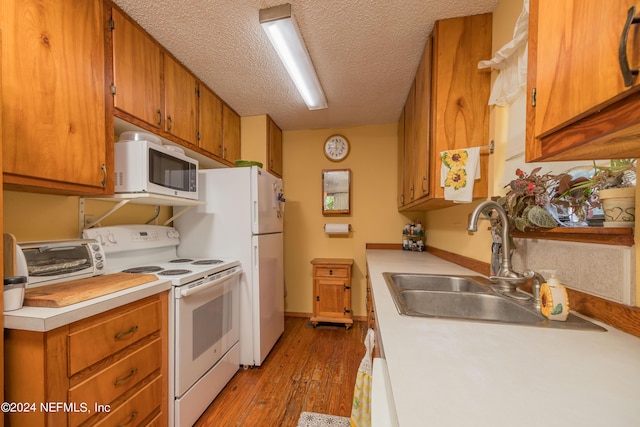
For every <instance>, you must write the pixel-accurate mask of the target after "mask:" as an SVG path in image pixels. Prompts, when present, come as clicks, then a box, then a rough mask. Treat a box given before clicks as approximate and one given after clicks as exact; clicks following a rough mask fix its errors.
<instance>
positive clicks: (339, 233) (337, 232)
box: [322, 224, 353, 236]
mask: <svg viewBox="0 0 640 427" xmlns="http://www.w3.org/2000/svg"><path fill="white" fill-rule="evenodd" d="M328 225H330V226H339V227H340V226H344V225H346V228H344V227H340V229H339V230H327V226H328ZM322 228H323V230H324V232H325V233H326V234H327V235H329V236H334V235H335V236H346V235H348V234H349V233H351V232H352V231H353V228H352V227H351V224H325V225H324V226H323V227H322ZM330 228H334V227H330Z"/></svg>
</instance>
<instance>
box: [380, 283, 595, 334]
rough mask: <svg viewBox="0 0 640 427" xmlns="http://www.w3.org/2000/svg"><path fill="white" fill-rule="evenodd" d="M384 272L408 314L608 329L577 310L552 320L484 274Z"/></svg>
mask: <svg viewBox="0 0 640 427" xmlns="http://www.w3.org/2000/svg"><path fill="white" fill-rule="evenodd" d="M383 275H384V278H385V280H386V282H387V286H388V288H389V290H390V292H391V296H392V297H393V301H394V303H395V305H396V308H397V309H398V312H399V313H400V314H402V315H405V316H414V317H431V318H447V319H455V320H467V321H479V322H494V323H495V322H497V323H508V324H517V325H527V326H538V327H549V328H559V329H584V330H594V331H597V330H599V331H606V329H604V328H601V327H600V326H598V325H596V324H594V323H591V322H589V321H587V320H585V319H583V318H581V317H578V316H576V315H574V314H569V318H568V319H567V320H566V321H564V322H560V321H553V320H549V319H547V318H546V317H544V316H543V315H542V314H540V313H539V312H538V311H537V310H535V309H534V307H533V305H532V303H531V301H530V300H523V299H514V298H511V297H509V296H505V295H503V294H501V293H500V292H497V291H495V290H494V289H493V288H492V287H491V282H490V281H489V280H488V279H487V278H485V277H482V276H447V275H437V274H406V273H383ZM523 295H524V293H523Z"/></svg>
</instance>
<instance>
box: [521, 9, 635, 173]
mask: <svg viewBox="0 0 640 427" xmlns="http://www.w3.org/2000/svg"><path fill="white" fill-rule="evenodd" d="M633 6H635V7H636V11H635V15H636V16H640V1H635V0H618V1H613V2H612V1H581V0H563V1H555V0H531V4H530V20H529V22H530V23H529V74H528V88H527V91H528V98H529V99H528V110H527V161H533V160H573V159H599V158H616V157H639V156H640V145H639V144H637V142H635V141H633V140H637V138H638V134H639V132H640V108H639V107H640V92H639V88H640V78H638V76H635V77H634V78H633V79H632V82H630V84H628V85H625V81H624V77H623V73H622V67H621V60H620V55H619V51H622V52H623V54H626V61H625V60H624V59H623V60H622V62H623V63H624V62H626V63H627V64H628V66H629V68H630V69H637V68H640V25H639V24H631V25H629V27H628V39H627V42H626V44H625V43H624V42H623V32H624V31H625V23H626V21H627V18H628V13H629V10H630V8H631V7H633Z"/></svg>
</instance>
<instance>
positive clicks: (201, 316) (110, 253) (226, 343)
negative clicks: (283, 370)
mask: <svg viewBox="0 0 640 427" xmlns="http://www.w3.org/2000/svg"><path fill="white" fill-rule="evenodd" d="M83 237H85V238H91V239H96V240H97V241H98V242H100V243H101V244H102V246H103V248H104V253H105V264H106V267H105V273H116V272H127V273H132V274H136V273H151V274H155V275H156V276H157V277H158V279H167V280H171V283H172V284H173V289H172V291H171V295H170V300H171V301H170V304H169V316H168V317H169V399H170V402H169V408H170V414H169V425H175V426H186V425H192V424H193V423H194V422H195V421H196V420H197V419H198V418H199V417H200V415H201V414H202V413H203V412H204V411H205V410H206V408H207V407H208V406H209V404H210V403H211V402H212V401H213V399H214V398H215V397H216V396H217V395H218V393H219V392H220V391H221V390H222V388H223V387H224V386H225V385H226V384H227V382H228V381H229V380H230V379H231V378H232V377H233V375H234V374H235V373H236V372H237V371H238V369H239V366H240V356H239V355H240V352H239V344H238V342H239V331H240V325H239V323H240V317H239V308H240V305H239V293H240V291H239V277H240V275H241V274H242V267H241V265H240V262H239V261H238V260H233V259H223V258H216V259H212V258H198V257H189V258H185V257H178V256H177V251H176V247H177V246H178V244H179V243H180V234H179V233H178V231H176V230H175V229H174V228H173V227H164V226H157V225H119V226H109V227H100V228H91V229H87V230H84V231H83Z"/></svg>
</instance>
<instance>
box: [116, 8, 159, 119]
mask: <svg viewBox="0 0 640 427" xmlns="http://www.w3.org/2000/svg"><path fill="white" fill-rule="evenodd" d="M112 19H113V31H112V35H113V83H114V89H115V95H114V97H113V102H114V107H115V108H117V109H118V110H120V111H122V112H124V113H128V114H131V115H132V116H134V117H136V118H138V119H140V120H142V121H143V122H145V123H147V124H149V125H151V126H153V127H158V128H159V127H161V126H162V120H163V117H164V114H163V111H162V80H161V75H162V54H161V50H160V46H159V45H158V44H157V43H156V42H155V41H154V40H153V39H152V38H151V37H150V36H149V35H147V33H145V32H144V31H143V30H142V29H141V28H140V27H138V26H137V25H136V24H135V23H133V22H132V21H130V20H129V19H128V18H127V17H125V16H124V15H123V14H122V13H121V12H120V11H118V10H117V9H116V8H113V9H112Z"/></svg>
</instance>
